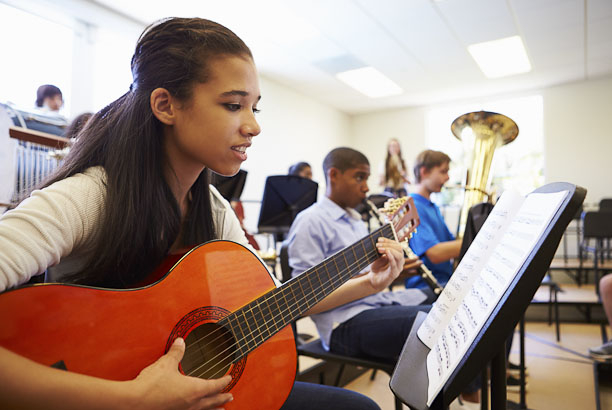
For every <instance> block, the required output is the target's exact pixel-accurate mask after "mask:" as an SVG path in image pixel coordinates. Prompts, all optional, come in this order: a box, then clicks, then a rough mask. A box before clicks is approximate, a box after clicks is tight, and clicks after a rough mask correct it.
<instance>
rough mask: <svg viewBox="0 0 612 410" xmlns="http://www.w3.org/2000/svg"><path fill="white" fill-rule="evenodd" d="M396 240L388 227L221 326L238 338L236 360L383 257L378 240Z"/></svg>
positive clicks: (230, 316) (242, 309) (260, 299)
mask: <svg viewBox="0 0 612 410" xmlns="http://www.w3.org/2000/svg"><path fill="white" fill-rule="evenodd" d="M380 237H385V238H389V239H395V234H394V231H393V228H392V226H391V225H390V224H386V225H384V226H382V227H380V228H379V229H377V230H376V231H374V232H372V233H371V234H369V235H368V236H366V237H364V238H363V239H361V240H359V241H357V242H356V243H354V244H353V245H350V246H349V247H347V248H345V249H343V250H341V251H340V252H338V253H336V254H334V255H332V256H330V257H329V258H327V259H325V260H324V261H323V262H321V263H319V264H318V265H316V266H314V267H312V268H310V269H308V270H307V271H305V272H303V273H302V274H301V275H299V276H298V277H296V278H293V279H292V280H290V281H289V282H287V283H285V284H284V285H283V286H281V287H279V288H276V289H274V290H272V291H270V292H268V293H266V294H265V295H262V296H260V297H259V298H257V299H255V300H254V301H252V302H250V303H249V304H247V305H246V306H244V307H242V308H240V309H238V310H237V311H235V312H233V313H232V314H230V315H229V316H227V317H226V318H224V319H223V320H222V321H221V322H220V323H221V324H223V325H226V326H228V327H229V328H230V329H231V331H232V333H233V334H234V337H235V338H236V346H235V348H236V354H235V360H239V359H240V358H241V357H243V356H244V355H246V354H248V353H249V352H250V351H252V350H253V349H255V348H256V347H257V346H259V345H260V344H262V343H263V342H265V341H266V340H267V339H269V338H270V337H271V336H272V335H274V334H275V333H277V332H278V331H280V330H281V329H283V328H284V327H285V326H286V325H288V324H289V323H291V322H292V321H294V320H296V319H297V318H299V317H300V316H301V315H302V314H303V313H304V312H306V311H308V309H310V308H311V307H312V306H314V305H316V304H317V303H318V302H320V301H321V300H323V299H324V298H325V297H326V296H328V295H329V294H330V293H332V292H333V291H334V290H336V289H337V288H339V287H340V285H342V284H343V283H345V282H346V281H348V280H349V279H350V278H351V277H352V276H353V275H355V274H357V273H359V272H360V271H361V270H362V269H363V268H365V267H366V266H368V265H369V264H371V263H372V262H374V261H375V260H376V259H378V257H379V256H380V255H379V253H378V251H377V250H376V242H377V240H378V238H380Z"/></svg>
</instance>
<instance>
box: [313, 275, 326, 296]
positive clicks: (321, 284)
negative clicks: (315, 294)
mask: <svg viewBox="0 0 612 410" xmlns="http://www.w3.org/2000/svg"><path fill="white" fill-rule="evenodd" d="M314 271H315V273H316V274H317V280H318V281H319V285H318V286H317V288H318V289H321V294H322V295H323V298H324V297H325V296H327V295H329V293H327V289H326V288H325V284H324V283H323V281H322V280H321V276H320V275H319V270H318V269H315V270H314Z"/></svg>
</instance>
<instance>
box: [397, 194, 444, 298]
mask: <svg viewBox="0 0 612 410" xmlns="http://www.w3.org/2000/svg"><path fill="white" fill-rule="evenodd" d="M410 196H411V197H412V198H414V205H415V206H416V208H417V212H418V213H419V218H420V219H421V224H420V225H419V226H418V227H417V231H416V233H415V234H414V235H412V238H411V239H410V248H412V251H413V252H414V253H415V254H416V255H417V256H418V257H419V258H421V260H422V261H423V263H424V264H425V266H427V267H428V268H429V270H431V273H433V275H434V276H435V277H436V279H437V280H438V282H440V285H442V286H444V285H446V283H447V282H448V281H449V279H450V276H451V274H452V273H453V264H452V263H451V262H450V261H446V262H442V263H437V264H434V263H432V262H431V261H430V260H429V258H428V257H427V256H425V252H427V250H428V249H429V248H431V247H432V246H435V245H437V244H439V243H440V242H446V241H452V240H454V239H455V237H454V236H453V234H451V233H450V231H449V230H448V227H447V226H446V223H445V222H444V218H443V217H442V214H441V213H440V209H439V208H438V206H437V205H436V204H434V203H433V202H431V201H430V200H429V199H427V198H425V197H424V196H422V195H419V194H410ZM406 287H407V288H424V287H427V284H426V283H425V282H424V281H423V279H421V278H420V277H419V276H413V277H410V278H408V279H406Z"/></svg>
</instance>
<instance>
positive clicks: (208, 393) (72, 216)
mask: <svg viewBox="0 0 612 410" xmlns="http://www.w3.org/2000/svg"><path fill="white" fill-rule="evenodd" d="M131 65H132V74H133V78H134V80H133V83H132V85H131V87H130V91H129V92H127V93H126V94H124V95H123V96H122V97H120V98H119V99H118V100H116V101H114V102H112V103H111V104H109V105H108V106H107V107H105V108H104V109H102V110H101V111H99V112H98V113H96V114H95V115H94V116H93V117H92V119H91V120H90V121H89V122H88V124H87V125H86V127H85V129H84V130H83V131H82V133H81V134H80V138H79V139H78V142H77V143H76V145H75V146H74V147H73V148H72V150H71V152H70V154H69V156H68V157H67V158H66V159H65V162H64V163H63V166H62V167H61V168H60V169H59V170H58V171H57V172H56V174H54V175H53V176H52V177H51V179H50V180H49V181H47V182H46V183H45V184H44V187H42V189H41V190H37V191H34V192H33V193H32V195H31V196H30V197H29V198H28V199H26V200H25V201H23V202H22V203H21V204H20V205H19V206H18V207H17V208H16V209H15V210H13V211H10V212H7V213H6V214H5V215H3V217H2V219H0V291H3V290H7V289H10V288H13V287H15V286H17V285H20V284H22V283H25V282H27V281H28V280H29V279H30V278H31V277H32V276H34V275H39V274H42V273H43V272H45V271H46V270H47V269H48V268H49V267H51V269H49V270H48V272H47V276H48V280H50V281H54V282H68V283H76V284H82V285H88V286H98V287H103V288H115V289H126V288H131V287H135V286H136V285H137V284H140V283H143V282H146V281H147V277H148V275H149V274H150V272H151V271H152V270H153V269H154V268H155V267H156V265H158V264H159V263H160V262H162V260H163V259H164V258H165V257H166V256H167V255H168V254H169V253H170V252H172V251H174V250H177V249H182V248H185V247H188V246H193V245H197V244H199V243H203V242H206V241H210V240H212V239H227V240H232V241H235V242H238V243H241V244H245V245H247V243H246V239H245V237H244V234H243V232H242V230H241V229H240V225H239V223H238V221H237V219H236V217H235V216H234V213H233V212H231V208H230V207H229V204H228V203H227V202H226V201H225V200H223V199H222V198H221V196H220V195H219V194H218V193H217V192H216V191H215V190H214V189H212V188H209V183H208V173H209V170H212V171H215V172H217V173H219V174H221V175H233V174H235V173H236V172H237V171H238V169H239V168H240V165H241V164H242V162H243V161H245V160H246V158H247V154H246V150H247V148H248V147H249V146H250V145H251V144H252V143H253V138H254V137H255V136H257V135H258V134H259V132H260V128H259V125H258V123H257V121H256V119H255V113H256V112H257V104H258V101H259V99H260V91H259V84H258V77H257V71H256V68H255V65H254V62H253V58H252V56H251V52H250V50H249V49H248V47H247V46H246V45H245V44H244V43H243V42H242V41H241V40H240V39H239V38H238V37H237V36H236V35H235V34H234V33H233V32H231V31H230V30H228V29H227V28H225V27H223V26H221V25H219V24H216V23H213V22H211V21H207V20H204V19H198V18H193V19H184V18H172V19H166V20H163V21H161V22H158V23H156V24H154V25H152V26H150V27H148V28H147V29H146V30H145V31H144V33H143V34H142V35H141V37H140V39H139V41H138V44H137V45H136V50H135V53H134V56H133V57H132V63H131ZM377 247H378V251H379V253H380V254H382V256H383V257H382V258H379V259H378V260H377V261H376V262H374V264H373V265H372V272H373V273H372V275H370V276H369V277H366V278H359V279H354V280H350V281H349V282H347V283H348V285H347V286H345V287H343V288H342V289H338V291H337V292H335V293H334V294H332V296H333V297H332V298H327V299H324V302H322V303H321V304H320V305H323V306H321V307H318V306H317V305H315V306H314V307H313V308H312V311H313V312H316V311H317V309H329V308H330V307H333V306H334V305H339V304H342V303H346V301H348V300H351V299H352V298H355V297H361V295H362V294H363V293H364V292H365V291H366V289H368V286H369V288H370V289H372V288H373V286H371V285H369V281H370V282H374V283H376V286H378V287H380V285H381V284H382V285H384V283H387V282H388V283H390V282H391V281H392V280H393V279H394V278H395V277H397V275H398V274H399V272H400V271H401V267H402V261H403V257H402V252H401V247H400V245H399V243H397V242H396V241H392V240H389V239H385V238H380V239H379V242H378V243H377ZM11 292H20V290H17V291H10V292H7V294H8V293H11ZM1 296H3V295H0V297H1ZM328 299H329V300H328ZM33 302H34V301H32V303H33ZM79 308H80V307H79V306H78V305H75V306H74V309H75V310H77V311H78V310H79ZM49 310H50V311H49V312H48V313H49V315H53V309H52V307H50V308H49ZM131 313H132V312H129V311H127V312H125V315H126V316H129V315H130V314H131ZM11 314H13V313H11V312H9V311H3V312H0V316H1V317H3V318H5V317H8V316H10V315H11ZM41 320H44V318H41ZM0 321H1V320H0ZM24 337H28V335H27V334H26V335H24ZM66 337H69V335H66ZM79 342H80V341H78V340H74V343H75V344H78V343H79ZM37 343H40V344H45V343H48V342H46V341H45V340H39V341H37ZM116 343H117V344H118V345H120V344H121V343H122V340H121V338H120V337H118V338H117V340H116ZM112 347H113V346H108V348H109V349H112ZM184 350H185V343H184V341H183V339H181V338H177V339H176V340H175V341H174V343H173V344H171V346H170V347H169V349H168V351H167V353H166V354H164V355H163V356H162V357H161V358H159V360H157V361H155V362H154V363H152V364H150V365H148V366H147V367H145V368H144V369H143V370H142V371H141V372H140V374H138V375H137V376H136V377H135V378H134V379H132V380H127V381H110V380H105V379H103V378H97V377H91V376H85V375H82V374H78V373H75V372H71V371H70V368H68V369H67V370H68V371H65V370H57V369H54V368H52V367H49V366H44V365H41V364H38V363H36V362H34V361H31V360H29V359H26V358H25V357H22V356H20V355H17V354H15V353H13V352H12V351H10V350H9V349H5V348H1V347H0V369H1V370H0V402H1V403H2V406H1V407H3V408H32V409H40V408H45V409H54V408H61V409H83V408H87V409H122V408H129V409H132V410H135V409H139V408H142V409H213V408H219V407H220V406H224V405H227V406H228V407H229V406H230V404H229V402H230V401H232V400H233V397H232V393H231V390H230V391H229V392H223V390H224V388H225V387H226V386H227V385H228V383H230V379H231V378H230V376H225V377H221V378H217V379H214V378H213V379H208V380H206V379H201V378H197V377H190V376H186V375H184V374H182V373H181V372H180V371H179V370H178V363H179V361H180V360H181V359H182V357H183V353H184ZM143 367H144V366H143ZM270 388H271V390H273V389H274V386H270ZM266 394H267V393H266V392H261V395H262V396H263V395H266ZM288 396H289V397H288V399H287V400H286V401H285V404H284V405H283V407H282V408H283V409H301V408H325V409H346V408H353V409H364V410H365V409H376V408H377V406H376V405H375V404H374V403H373V402H372V401H371V400H369V399H368V398H366V397H364V396H361V395H359V394H356V393H353V392H349V391H346V390H343V389H336V388H331V387H327V386H319V385H311V384H306V383H295V385H294V386H293V389H292V390H291V393H290V394H288ZM238 401H239V400H236V403H231V406H232V407H233V406H234V405H235V406H236V407H235V408H258V407H259V406H258V405H257V403H238Z"/></svg>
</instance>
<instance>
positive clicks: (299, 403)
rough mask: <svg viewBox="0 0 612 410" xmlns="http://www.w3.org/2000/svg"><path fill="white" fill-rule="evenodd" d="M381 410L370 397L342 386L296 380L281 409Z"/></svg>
mask: <svg viewBox="0 0 612 410" xmlns="http://www.w3.org/2000/svg"><path fill="white" fill-rule="evenodd" d="M312 409H325V410H346V409H353V410H380V407H378V405H377V404H376V403H375V402H373V401H372V400H371V399H370V398H368V397H366V396H364V395H362V394H359V393H356V392H354V391H350V390H346V389H341V388H340V387H333V386H324V385H320V384H312V383H303V382H295V384H294V385H293V390H291V394H289V397H288V398H287V401H286V402H285V404H283V407H281V410H312Z"/></svg>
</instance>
